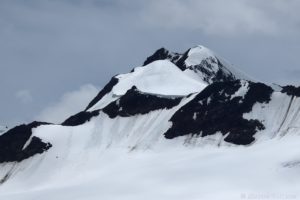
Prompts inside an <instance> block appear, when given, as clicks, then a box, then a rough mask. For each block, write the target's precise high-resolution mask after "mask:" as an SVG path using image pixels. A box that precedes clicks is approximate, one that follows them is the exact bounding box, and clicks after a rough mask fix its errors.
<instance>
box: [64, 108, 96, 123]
mask: <svg viewBox="0 0 300 200" xmlns="http://www.w3.org/2000/svg"><path fill="white" fill-rule="evenodd" d="M99 112H100V111H99V110H95V111H92V112H88V111H82V112H80V113H77V114H76V115H73V116H71V117H69V118H68V119H66V120H65V121H64V122H63V123H62V124H61V125H63V126H78V125H81V124H84V123H85V122H88V121H90V119H91V118H92V117H95V116H98V115H99Z"/></svg>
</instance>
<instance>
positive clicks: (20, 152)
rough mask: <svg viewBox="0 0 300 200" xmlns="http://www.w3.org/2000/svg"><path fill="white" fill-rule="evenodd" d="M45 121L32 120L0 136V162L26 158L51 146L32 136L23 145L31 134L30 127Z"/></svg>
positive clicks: (43, 123) (42, 123)
mask: <svg viewBox="0 0 300 200" xmlns="http://www.w3.org/2000/svg"><path fill="white" fill-rule="evenodd" d="M45 124H48V123H45V122H32V123H30V124H27V125H25V124H24V125H20V126H16V127H15V128H13V129H10V130H9V131H7V132H6V133H5V134H3V135H1V136H0V163H3V162H15V161H17V162H20V161H22V160H24V159H26V158H29V157H31V156H34V155H35V154H41V153H43V152H45V151H47V150H48V149H49V148H51V147H52V145H51V144H50V143H44V142H43V141H42V140H41V139H40V138H38V137H35V136H33V137H32V138H31V141H30V143H29V144H28V146H27V147H26V148H25V149H23V147H24V145H25V144H26V142H27V141H28V139H29V138H30V137H31V135H32V129H33V128H36V127H38V126H40V125H45Z"/></svg>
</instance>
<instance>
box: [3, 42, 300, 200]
mask: <svg viewBox="0 0 300 200" xmlns="http://www.w3.org/2000/svg"><path fill="white" fill-rule="evenodd" d="M299 134H300V87H299V88H297V87H294V86H285V87H279V86H278V88H277V89H276V90H274V88H273V87H271V86H269V85H267V84H264V83H259V82H256V81H255V80H253V79H251V78H249V77H248V76H247V75H244V74H243V73H241V72H239V71H238V70H237V69H235V68H234V67H233V66H232V65H230V64H228V62H226V61H224V59H222V58H220V57H219V56H217V55H216V54H215V53H213V52H212V51H211V50H209V49H208V48H206V47H203V46H196V47H194V48H191V49H189V50H187V51H186V52H184V53H182V54H180V53H173V52H170V51H168V50H166V49H164V48H161V49H159V50H157V51H156V52H155V53H154V54H153V55H152V56H150V57H148V58H147V59H146V61H145V62H144V64H143V65H142V66H139V67H136V68H134V69H133V70H132V71H131V72H129V73H127V74H120V75H116V76H114V77H113V78H112V79H111V80H110V81H109V83H108V84H107V85H106V86H105V87H104V88H103V89H102V90H101V91H100V92H99V94H98V95H97V96H96V97H95V98H94V99H93V100H91V102H90V103H89V105H87V107H86V109H85V110H83V111H82V112H80V113H77V114H75V115H73V116H70V117H69V118H68V119H66V120H65V121H64V122H62V123H61V124H48V123H45V122H32V123H30V124H27V125H20V126H17V127H15V128H13V129H10V130H8V131H7V132H6V133H4V134H2V135H1V134H0V199H12V200H14V199H22V200H23V199H25V200H26V199H28V200H29V199H30V200H32V199H49V200H50V199H73V200H76V199H78V200H79V199H87V200H89V199H151V200H152V199H195V200H196V199H210V200H211V199H224V200H226V199H230V200H231V199H243V198H244V199H245V198H248V199H249V198H252V197H253V195H258V197H260V196H259V195H261V196H264V197H268V198H269V199H272V198H271V197H273V199H274V198H275V199H276V198H277V199H278V197H280V198H282V197H284V198H285V199H297V198H300V196H299V195H300V192H298V189H299V188H300V181H299V180H300V179H299V178H300V173H299V169H300V156H299V155H300V149H299V148H298V147H299V145H300V140H299V137H300V135H299Z"/></svg>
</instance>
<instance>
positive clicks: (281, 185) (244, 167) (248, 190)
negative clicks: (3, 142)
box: [0, 133, 300, 200]
mask: <svg viewBox="0 0 300 200" xmlns="http://www.w3.org/2000/svg"><path fill="white" fill-rule="evenodd" d="M83 134H84V133H83ZM299 137H300V136H299V135H296V134H293V135H289V136H286V137H283V138H279V137H276V138H273V139H272V140H269V141H264V142H262V143H259V144H256V145H252V146H249V147H242V146H238V147H234V148H232V147H227V146H220V147H218V148H216V146H215V145H210V144H208V145H203V144H201V145H200V147H199V146H198V147H195V146H194V145H189V146H184V145H174V146H173V145H172V146H169V147H168V148H164V149H163V150H162V149H161V148H152V149H147V150H134V151H130V150H128V149H125V148H110V149H107V150H106V152H105V153H100V151H95V149H90V150H89V149H88V147H85V148H83V147H81V146H79V147H78V151H77V152H73V151H72V152H68V151H69V147H71V145H72V142H73V140H72V139H70V143H69V145H70V146H67V147H66V152H63V153H64V154H68V155H69V157H67V158H66V157H64V156H63V155H58V156H57V157H56V156H55V154H52V153H51V154H50V155H49V154H44V155H38V156H36V157H34V158H30V159H28V160H26V161H24V162H23V163H22V164H21V165H19V166H15V167H13V165H14V164H7V165H4V166H3V165H2V166H1V168H11V167H12V178H11V179H10V180H9V181H8V182H6V183H5V184H4V185H2V186H1V187H0V199H4V200H5V199H9V200H39V199H44V200H53V199H72V200H82V199H86V200H96V199H107V200H110V199H130V200H133V199H137V200H139V199H149V200H153V199H174V200H175V199H178V200H179V199H188V200H198V199H210V200H214V199H216V200H219V199H222V200H227V199H228V200H234V199H299V198H300V190H299V188H300V182H299V178H300V173H299V172H300V149H299V145H300V140H299ZM178 140H181V139H178ZM196 146H197V145H196ZM95 148H96V147H95ZM286 149H288V151H286ZM84 152H85V153H84ZM70 154H72V155H73V156H70ZM82 161H84V162H82Z"/></svg>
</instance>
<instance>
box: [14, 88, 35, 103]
mask: <svg viewBox="0 0 300 200" xmlns="http://www.w3.org/2000/svg"><path fill="white" fill-rule="evenodd" d="M15 97H16V98H17V99H18V100H19V101H21V102H22V103H24V104H28V103H31V102H32V101H33V98H32V95H31V92H30V91H29V90H19V91H17V92H16V94H15Z"/></svg>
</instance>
